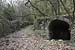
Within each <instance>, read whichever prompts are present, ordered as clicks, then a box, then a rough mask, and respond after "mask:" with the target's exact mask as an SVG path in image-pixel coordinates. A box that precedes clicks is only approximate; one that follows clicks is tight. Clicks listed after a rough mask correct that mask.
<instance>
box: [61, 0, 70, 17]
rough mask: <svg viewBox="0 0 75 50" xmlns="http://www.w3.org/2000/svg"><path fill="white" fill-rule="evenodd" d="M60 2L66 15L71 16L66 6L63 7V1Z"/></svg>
mask: <svg viewBox="0 0 75 50" xmlns="http://www.w3.org/2000/svg"><path fill="white" fill-rule="evenodd" d="M60 2H61V4H62V5H63V7H64V9H65V11H66V13H68V15H69V16H71V15H70V12H69V11H68V10H67V9H66V6H65V5H64V3H63V1H62V0H60Z"/></svg>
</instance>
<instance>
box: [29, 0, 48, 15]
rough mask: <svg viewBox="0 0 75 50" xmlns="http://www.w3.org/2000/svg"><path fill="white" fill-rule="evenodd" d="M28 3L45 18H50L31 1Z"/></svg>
mask: <svg viewBox="0 0 75 50" xmlns="http://www.w3.org/2000/svg"><path fill="white" fill-rule="evenodd" d="M28 2H29V3H30V4H31V6H32V7H33V8H35V9H36V10H37V11H38V12H39V13H40V14H42V15H43V16H48V15H46V14H45V13H43V12H41V10H40V9H39V8H37V7H36V6H34V5H33V4H32V2H31V1H30V0H28Z"/></svg>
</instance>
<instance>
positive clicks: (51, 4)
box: [47, 0, 57, 15]
mask: <svg viewBox="0 0 75 50" xmlns="http://www.w3.org/2000/svg"><path fill="white" fill-rule="evenodd" d="M47 1H49V3H50V4H51V6H52V7H53V9H54V11H55V14H56V15H57V12H56V9H55V7H54V5H53V3H52V2H51V1H50V0H47Z"/></svg>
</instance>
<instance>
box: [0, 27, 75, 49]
mask: <svg viewBox="0 0 75 50" xmlns="http://www.w3.org/2000/svg"><path fill="white" fill-rule="evenodd" d="M32 33H34V31H33V30H32V26H28V27H26V28H25V29H22V30H20V31H18V32H15V33H13V34H10V35H8V36H7V37H5V38H1V39H0V50H56V49H57V47H58V46H55V45H54V47H53V46H52V45H51V44H52V43H50V41H49V40H44V39H43V38H41V37H40V36H35V35H34V34H32ZM52 47H53V48H52ZM68 47H70V46H68ZM73 47H74V48H75V46H73ZM59 50H60V49H59Z"/></svg>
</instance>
